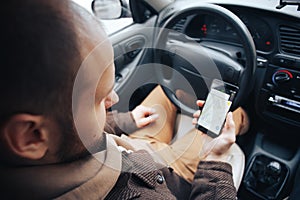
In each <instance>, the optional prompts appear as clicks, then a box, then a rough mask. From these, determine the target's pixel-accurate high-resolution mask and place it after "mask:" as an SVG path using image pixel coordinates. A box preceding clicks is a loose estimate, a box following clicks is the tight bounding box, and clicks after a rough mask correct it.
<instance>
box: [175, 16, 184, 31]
mask: <svg viewBox="0 0 300 200" xmlns="http://www.w3.org/2000/svg"><path fill="white" fill-rule="evenodd" d="M185 22H186V18H182V19H180V20H179V21H178V22H177V23H176V24H175V25H174V26H173V30H174V31H177V32H180V33H183V29H184V26H185Z"/></svg>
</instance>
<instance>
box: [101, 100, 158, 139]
mask: <svg viewBox="0 0 300 200" xmlns="http://www.w3.org/2000/svg"><path fill="white" fill-rule="evenodd" d="M157 118H158V115H157V114H155V110H153V109H152V108H149V107H145V106H137V107H136V108H135V109H134V110H133V111H132V112H126V113H119V112H117V111H111V112H108V113H107V115H106V124H105V127H104V130H105V131H106V132H108V133H112V134H115V135H118V136H120V135H121V134H127V135H128V134H131V133H133V132H134V131H136V130H137V129H139V128H142V127H145V126H147V125H149V124H150V123H152V122H154V121H155V120H156V119H157Z"/></svg>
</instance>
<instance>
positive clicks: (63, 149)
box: [56, 127, 106, 163]
mask: <svg viewBox="0 0 300 200" xmlns="http://www.w3.org/2000/svg"><path fill="white" fill-rule="evenodd" d="M59 146H60V147H59V148H58V152H57V154H56V156H57V158H58V160H59V162H61V163H64V162H72V161H76V160H79V159H82V158H84V157H87V156H90V155H92V154H94V153H97V152H100V151H103V150H105V149H106V137H105V134H104V133H102V135H101V136H100V137H98V138H96V139H95V140H93V141H92V142H91V143H90V144H88V145H84V143H83V142H82V140H81V138H80V137H79V135H78V134H77V132H76V129H75V127H73V128H72V129H71V130H68V131H66V130H65V132H64V134H63V135H62V140H61V143H60V145H59Z"/></svg>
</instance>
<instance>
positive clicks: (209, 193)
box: [190, 101, 236, 200]
mask: <svg viewBox="0 0 300 200" xmlns="http://www.w3.org/2000/svg"><path fill="white" fill-rule="evenodd" d="M203 103H204V102H203V101H197V104H198V106H200V107H201V106H202V105H203ZM199 115H200V112H199V111H198V112H197V113H195V114H194V120H193V122H194V123H195V122H196V121H197V118H198V117H199ZM199 134H202V136H203V141H205V143H204V144H203V154H202V156H203V159H202V161H201V162H200V163H199V165H198V168H197V171H196V173H195V177H194V181H193V183H192V191H191V196H190V199H205V200H207V199H236V189H235V187H234V183H233V178H232V168H231V165H230V164H229V163H227V159H228V154H227V153H228V149H229V148H230V147H231V145H232V144H233V143H234V142H235V124H234V121H233V118H232V113H228V115H227V118H226V123H225V126H224V128H223V130H222V134H221V135H220V136H219V137H217V138H215V139H212V138H210V137H209V136H207V135H206V134H203V133H201V132H199Z"/></svg>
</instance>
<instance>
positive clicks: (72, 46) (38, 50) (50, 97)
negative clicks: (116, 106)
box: [0, 0, 82, 131]
mask: <svg viewBox="0 0 300 200" xmlns="http://www.w3.org/2000/svg"><path fill="white" fill-rule="evenodd" d="M68 4H69V3H68V1H64V0H63V1H62V0H51V1H49V0H23V1H17V0H10V1H5V2H3V3H1V8H0V10H1V22H0V23H1V31H0V32H1V33H0V44H1V48H0V52H1V53H0V55H1V64H0V66H1V67H0V68H1V72H0V92H1V100H0V123H1V122H2V123H3V122H4V121H5V120H7V119H8V118H9V117H10V116H12V115H14V114H18V113H29V114H34V115H44V116H48V117H53V118H54V119H56V120H57V122H58V123H59V125H60V126H61V128H63V129H73V126H72V124H73V118H72V87H73V83H74V79H75V76H76V73H77V70H78V68H79V66H80V63H81V60H82V59H81V55H80V50H79V45H78V39H77V34H76V28H75V26H74V23H73V21H72V19H71V17H70V18H69V15H70V16H71V15H72V14H68V12H67V11H68V7H69V5H68ZM53 5H55V6H53ZM63 131H65V130H63ZM69 131H70V130H69Z"/></svg>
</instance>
